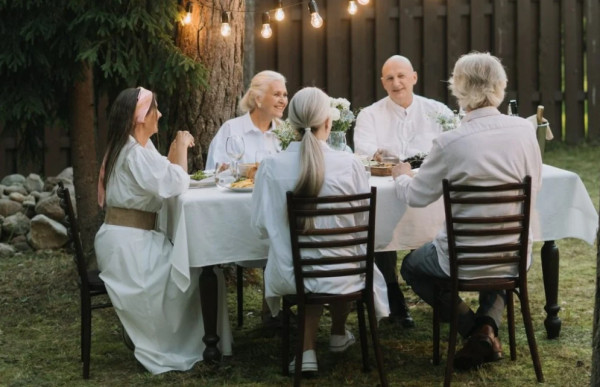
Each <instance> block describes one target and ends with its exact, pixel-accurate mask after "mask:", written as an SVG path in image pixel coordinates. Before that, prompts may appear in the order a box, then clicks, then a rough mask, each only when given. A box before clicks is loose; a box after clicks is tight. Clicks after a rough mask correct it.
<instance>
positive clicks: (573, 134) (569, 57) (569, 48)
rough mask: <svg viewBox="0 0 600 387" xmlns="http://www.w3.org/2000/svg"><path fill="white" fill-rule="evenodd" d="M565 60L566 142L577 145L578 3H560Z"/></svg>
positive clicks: (579, 127)
mask: <svg viewBox="0 0 600 387" xmlns="http://www.w3.org/2000/svg"><path fill="white" fill-rule="evenodd" d="M563 1H564V2H563V12H562V14H563V17H564V41H565V42H566V43H565V48H564V58H565V59H564V60H565V115H566V124H565V125H566V126H565V140H566V142H567V143H569V144H578V143H580V142H581V141H582V140H583V139H584V136H585V134H584V126H583V101H582V100H580V97H583V44H582V37H583V34H582V29H583V26H582V22H583V15H582V8H581V5H580V3H579V1H577V0H563Z"/></svg>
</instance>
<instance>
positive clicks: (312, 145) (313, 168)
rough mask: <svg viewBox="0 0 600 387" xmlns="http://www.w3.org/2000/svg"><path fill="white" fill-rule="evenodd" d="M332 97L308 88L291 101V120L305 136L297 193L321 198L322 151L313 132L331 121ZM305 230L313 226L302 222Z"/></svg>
mask: <svg viewBox="0 0 600 387" xmlns="http://www.w3.org/2000/svg"><path fill="white" fill-rule="evenodd" d="M329 114H330V107H329V97H328V96H327V94H325V93H324V92H323V91H322V90H320V89H318V88H316V87H305V88H304V89H302V90H300V91H298V92H297V93H296V94H295V95H294V97H293V98H292V100H291V101H290V107H289V113H288V119H289V121H290V124H291V125H292V127H294V129H296V131H297V132H298V134H299V135H300V136H301V137H302V142H301V144H300V176H299V177H298V181H297V183H296V186H295V187H294V193H295V194H296V195H301V196H318V195H319V192H320V191H321V187H322V186H323V181H324V180H325V160H324V156H323V150H322V149H321V144H320V143H319V140H318V139H317V138H316V137H315V135H314V132H315V131H316V130H317V128H318V127H319V126H321V125H322V124H323V123H324V122H325V121H326V120H327V118H329ZM302 225H303V226H304V228H306V227H309V226H312V224H310V223H307V222H304V221H302Z"/></svg>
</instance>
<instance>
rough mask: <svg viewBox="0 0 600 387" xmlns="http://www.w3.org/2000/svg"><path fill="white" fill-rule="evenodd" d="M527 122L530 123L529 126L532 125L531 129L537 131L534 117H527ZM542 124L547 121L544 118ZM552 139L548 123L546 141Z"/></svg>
mask: <svg viewBox="0 0 600 387" xmlns="http://www.w3.org/2000/svg"><path fill="white" fill-rule="evenodd" d="M527 121H529V122H531V125H533V129H535V130H537V125H538V124H537V118H536V116H535V114H534V115H532V116H529V117H527ZM542 123H544V124H545V123H548V120H547V119H545V118H542ZM553 138H554V136H553V135H552V129H550V123H548V126H547V127H546V141H550V140H552V139H553Z"/></svg>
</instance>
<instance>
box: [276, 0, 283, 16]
mask: <svg viewBox="0 0 600 387" xmlns="http://www.w3.org/2000/svg"><path fill="white" fill-rule="evenodd" d="M283 19H285V12H283V4H281V0H279V1H278V4H277V9H276V10H275V20H277V21H282V20H283Z"/></svg>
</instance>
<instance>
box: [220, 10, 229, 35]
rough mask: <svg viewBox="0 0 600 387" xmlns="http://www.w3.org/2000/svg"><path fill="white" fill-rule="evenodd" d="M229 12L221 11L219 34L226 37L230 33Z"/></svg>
mask: <svg viewBox="0 0 600 387" xmlns="http://www.w3.org/2000/svg"><path fill="white" fill-rule="evenodd" d="M230 21H231V12H227V11H223V12H222V13H221V35H223V36H225V37H227V36H229V35H231V25H230V24H229V22H230Z"/></svg>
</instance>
